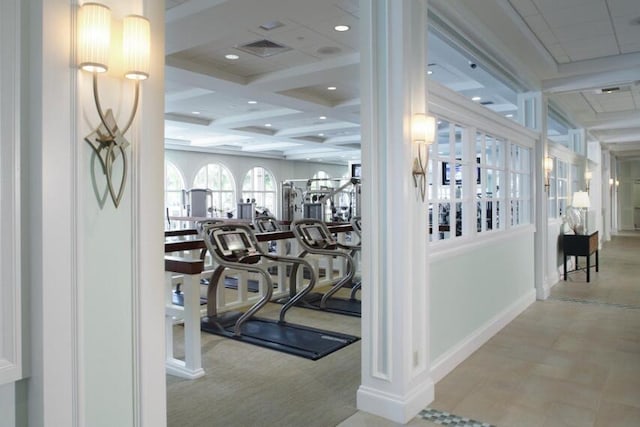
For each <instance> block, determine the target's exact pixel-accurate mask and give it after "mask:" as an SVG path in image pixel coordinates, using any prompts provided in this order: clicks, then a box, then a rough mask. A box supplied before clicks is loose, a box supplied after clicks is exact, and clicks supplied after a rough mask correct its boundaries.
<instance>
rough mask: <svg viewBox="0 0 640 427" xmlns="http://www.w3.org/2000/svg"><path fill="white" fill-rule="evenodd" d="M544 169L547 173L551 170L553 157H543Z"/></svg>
mask: <svg viewBox="0 0 640 427" xmlns="http://www.w3.org/2000/svg"><path fill="white" fill-rule="evenodd" d="M543 167H544V171H545V172H547V173H549V172H551V171H552V170H553V158H551V157H545V158H544V165H543Z"/></svg>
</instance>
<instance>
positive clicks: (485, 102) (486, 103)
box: [480, 101, 493, 105]
mask: <svg viewBox="0 0 640 427" xmlns="http://www.w3.org/2000/svg"><path fill="white" fill-rule="evenodd" d="M480 104H481V105H493V101H482V102H481V103H480Z"/></svg>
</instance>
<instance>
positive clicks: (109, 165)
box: [77, 3, 151, 208]
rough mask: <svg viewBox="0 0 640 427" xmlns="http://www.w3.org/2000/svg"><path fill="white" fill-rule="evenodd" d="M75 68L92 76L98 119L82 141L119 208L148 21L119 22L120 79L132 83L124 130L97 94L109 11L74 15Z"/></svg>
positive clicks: (144, 72)
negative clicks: (116, 166)
mask: <svg viewBox="0 0 640 427" xmlns="http://www.w3.org/2000/svg"><path fill="white" fill-rule="evenodd" d="M77 31H78V34H77V36H78V38H77V40H78V44H77V54H78V66H79V67H80V68H81V69H82V70H84V71H88V72H90V73H92V74H93V99H94V101H95V105H96V110H97V112H98V116H99V117H100V124H99V125H98V126H97V127H96V129H95V130H94V131H93V132H91V133H90V134H89V135H87V136H86V137H85V138H84V139H85V141H86V142H87V143H88V144H89V145H90V146H91V148H93V150H94V151H95V153H96V155H97V157H98V159H100V163H101V165H102V170H103V172H104V174H105V175H106V177H107V187H108V189H109V194H110V195H111V199H112V200H113V203H114V205H115V206H116V208H117V207H118V205H119V204H120V201H121V199H122V195H123V193H124V187H125V183H126V180H127V169H128V164H127V154H126V151H125V149H126V148H127V147H128V146H129V141H127V140H126V139H125V138H124V134H126V133H127V131H128V130H129V128H130V127H131V124H132V123H133V119H134V117H135V115H136V111H137V110H138V99H139V95H140V81H141V80H144V79H146V78H148V77H149V56H150V50H151V47H150V46H151V42H150V40H151V31H150V25H149V21H148V20H147V19H146V18H144V17H142V16H137V15H129V16H126V17H125V18H124V19H123V21H122V52H118V53H120V54H121V57H122V61H123V65H124V70H125V72H124V77H125V78H127V79H130V80H134V81H135V94H134V100H133V106H132V109H131V114H130V115H129V119H128V120H127V122H126V124H125V126H124V127H122V128H121V127H120V126H118V124H117V123H116V120H115V117H114V114H113V111H112V110H111V108H109V109H107V110H106V111H105V110H104V109H103V107H102V105H101V103H100V96H99V94H98V75H99V74H101V73H106V72H107V71H108V69H109V56H110V55H111V53H112V52H111V10H110V9H109V8H108V7H107V6H104V5H102V4H99V3H85V4H83V5H82V6H81V7H80V11H79V14H78V26H77ZM119 156H122V157H121V158H122V175H121V177H120V179H119V185H117V187H118V189H117V191H116V181H114V177H113V170H114V164H115V162H116V161H117V160H118V157H119Z"/></svg>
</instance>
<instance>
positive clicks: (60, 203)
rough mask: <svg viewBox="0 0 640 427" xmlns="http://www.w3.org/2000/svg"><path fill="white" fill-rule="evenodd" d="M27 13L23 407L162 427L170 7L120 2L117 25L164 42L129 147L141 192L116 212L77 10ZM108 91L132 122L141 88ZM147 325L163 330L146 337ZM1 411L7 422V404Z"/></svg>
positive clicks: (130, 182)
mask: <svg viewBox="0 0 640 427" xmlns="http://www.w3.org/2000/svg"><path fill="white" fill-rule="evenodd" d="M22 3H24V4H25V5H26V6H25V8H24V9H25V10H24V11H25V14H27V15H28V20H26V21H27V22H25V25H24V26H23V31H24V33H23V36H24V37H25V40H28V44H27V43H25V45H24V47H23V49H22V55H23V60H24V61H25V64H26V65H27V66H26V72H25V73H24V76H25V78H24V83H23V98H22V99H23V110H22V114H23V130H24V135H25V137H24V148H25V162H24V164H23V167H24V170H25V175H24V179H25V182H24V184H25V186H24V192H23V195H24V197H25V199H26V201H27V203H28V211H27V212H28V213H29V215H28V216H26V219H25V227H24V234H23V242H25V244H26V245H28V248H27V249H28V252H27V253H28V254H29V257H28V261H27V262H25V267H24V268H25V271H28V272H29V276H28V279H27V280H28V287H29V292H30V301H29V302H30V306H29V309H30V319H29V320H30V324H31V325H30V331H31V336H30V342H29V344H30V346H31V348H30V349H29V355H30V364H31V372H30V373H29V378H28V390H27V393H28V394H27V395H25V394H23V393H19V394H17V396H18V398H17V399H16V401H15V408H16V409H17V410H18V411H19V413H20V412H21V411H22V408H23V407H24V406H25V405H28V414H29V424H30V425H42V426H84V425H90V426H98V427H100V426H114V425H118V426H123V427H127V426H134V425H136V426H145V427H146V426H161V425H164V424H165V422H166V415H165V406H164V403H165V390H164V387H165V377H164V354H163V352H164V342H163V337H164V326H163V322H164V313H163V298H162V290H161V287H160V288H158V287H157V283H161V282H162V280H163V266H162V227H163V221H162V214H161V210H162V199H163V197H162V176H163V173H162V172H163V149H162V146H158V145H157V144H155V143H154V141H158V140H162V139H163V135H162V133H163V129H162V125H159V126H154V125H149V126H145V124H149V123H162V117H163V105H162V100H163V96H164V78H163V64H164V55H163V51H164V50H163V46H164V5H163V4H162V2H155V1H146V0H134V1H131V0H110V1H109V2H108V6H109V7H111V9H112V12H113V19H114V21H118V20H121V19H122V17H123V16H124V15H125V14H143V15H146V16H147V17H149V19H150V21H151V26H152V38H153V45H152V52H153V54H152V68H151V73H150V74H151V78H150V83H146V82H145V83H143V85H146V86H145V87H144V89H143V91H142V96H141V107H140V110H139V112H138V116H137V120H136V122H135V124H134V126H133V127H132V129H131V130H130V131H129V132H128V133H127V135H126V137H127V139H128V140H129V141H130V142H131V143H132V145H131V146H130V147H129V148H128V149H127V150H126V151H127V155H128V159H129V163H128V166H127V168H128V169H127V171H128V178H127V181H126V184H125V185H126V186H125V193H124V198H123V200H122V203H121V205H120V207H119V208H118V209H116V208H115V207H114V205H113V203H112V202H111V200H110V199H109V198H108V197H105V195H106V192H105V179H104V175H103V173H102V170H101V168H100V166H99V164H98V163H97V162H96V159H95V157H93V152H92V151H91V148H90V147H89V145H88V144H87V143H86V142H84V141H83V138H84V137H85V135H87V134H88V133H89V132H90V131H91V130H93V128H94V127H95V126H96V125H97V124H98V122H99V120H98V118H97V114H96V113H95V110H94V108H95V107H94V106H93V98H92V91H91V81H90V77H89V76H87V75H85V74H83V72H81V71H79V70H77V69H76V68H75V67H74V66H70V64H73V61H74V59H75V58H74V52H73V44H72V40H74V33H75V28H74V26H73V24H74V18H75V14H76V13H77V9H78V8H77V4H76V2H74V1H72V2H69V1H65V0H41V1H34V2H22ZM27 37H28V38H27ZM153 55H155V58H154V57H153ZM117 68H118V67H117V66H114V67H113V69H114V70H115V69H117ZM153 79H156V80H155V81H153ZM99 89H100V95H101V101H102V104H103V106H104V109H107V108H109V107H113V108H114V113H115V115H116V117H118V121H122V120H124V119H123V117H125V116H128V114H129V111H130V108H131V97H132V93H133V85H132V84H131V82H124V81H123V80H122V79H121V78H120V77H119V76H118V75H117V73H116V72H113V73H111V72H110V73H109V74H108V75H104V76H101V77H100V82H99ZM121 124H122V123H121ZM27 148H28V151H27ZM142 155H144V161H142V160H141V156H142ZM117 167H120V166H117ZM147 189H151V191H148V190H147ZM155 212H157V214H155ZM147 288H150V289H151V292H149V293H148V295H147V293H146V289H147ZM154 296H155V297H159V298H155V299H154ZM143 305H148V306H147V307H146V308H144V309H143V308H142V306H143ZM144 322H149V324H151V325H155V327H153V326H152V327H148V328H146V334H144V335H142V334H141V333H140V330H141V329H142V327H141V326H140V325H141V323H144ZM147 376H148V377H151V378H155V379H156V380H155V381H153V380H150V381H147ZM142 382H144V387H142V386H141V383H142ZM151 384H152V385H153V387H150V385H151ZM19 385H20V384H19ZM143 394H144V396H143ZM0 404H1V405H3V408H2V409H4V404H5V401H4V399H3V398H0ZM3 414H4V411H3Z"/></svg>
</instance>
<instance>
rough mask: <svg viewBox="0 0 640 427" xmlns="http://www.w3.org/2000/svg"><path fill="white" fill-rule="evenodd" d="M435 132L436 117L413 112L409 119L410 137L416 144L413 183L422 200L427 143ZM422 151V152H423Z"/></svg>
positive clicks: (429, 143) (430, 141) (424, 191)
mask: <svg viewBox="0 0 640 427" xmlns="http://www.w3.org/2000/svg"><path fill="white" fill-rule="evenodd" d="M435 134H436V119H435V118H434V117H432V116H427V115H426V114H414V115H413V118H412V119H411V139H412V141H413V142H414V143H415V144H416V145H417V147H416V148H417V150H418V156H417V157H416V158H415V159H413V170H412V174H413V185H414V187H415V188H419V189H420V198H421V199H422V201H423V202H424V197H425V193H426V190H427V172H426V167H427V164H428V162H429V145H431V144H433V141H434V140H435ZM423 152H424V154H423Z"/></svg>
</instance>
